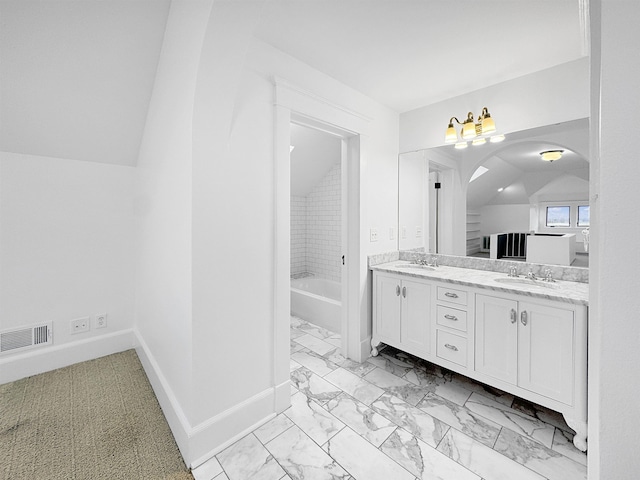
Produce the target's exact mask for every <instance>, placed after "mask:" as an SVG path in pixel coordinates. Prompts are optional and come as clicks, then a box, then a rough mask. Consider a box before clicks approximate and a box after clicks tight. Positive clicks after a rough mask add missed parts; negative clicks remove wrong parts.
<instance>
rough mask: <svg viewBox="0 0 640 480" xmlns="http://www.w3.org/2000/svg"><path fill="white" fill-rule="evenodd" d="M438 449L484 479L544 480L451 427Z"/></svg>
mask: <svg viewBox="0 0 640 480" xmlns="http://www.w3.org/2000/svg"><path fill="white" fill-rule="evenodd" d="M438 451H439V452H442V453H444V454H445V455H446V456H447V457H449V458H450V459H452V460H454V461H456V462H457V463H459V464H460V465H462V466H463V467H465V468H467V469H469V470H471V471H472V472H474V473H476V474H477V475H480V477H482V478H483V479H484V480H516V479H517V480H546V479H545V478H544V477H543V476H542V475H540V474H538V473H535V472H534V471H533V470H529V469H528V468H527V467H524V466H522V465H521V464H519V463H518V462H514V461H513V460H511V459H510V458H507V457H505V456H504V455H502V454H501V453H498V452H496V451H495V450H493V449H491V448H489V447H487V446H486V445H483V444H482V443H480V442H478V441H476V440H474V439H472V438H471V437H468V436H467V435H465V434H464V433H462V432H459V431H458V430H456V429H453V428H451V429H449V431H448V432H447V434H446V435H445V436H444V438H443V439H442V442H441V443H440V445H438Z"/></svg>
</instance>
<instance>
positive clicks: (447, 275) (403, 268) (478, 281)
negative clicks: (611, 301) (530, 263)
mask: <svg viewBox="0 0 640 480" xmlns="http://www.w3.org/2000/svg"><path fill="white" fill-rule="evenodd" d="M370 268H371V270H377V271H381V272H388V273H396V274H402V275H406V276H409V277H416V278H425V279H431V280H437V281H440V282H445V283H452V284H456V285H464V286H467V287H477V288H482V289H486V290H494V291H498V292H506V293H516V294H519V295H526V296H530V297H536V298H544V299H547V300H554V301H559V302H565V303H573V304H578V305H588V304H589V284H588V283H579V282H568V281H564V280H557V281H555V282H543V281H541V280H529V279H528V278H526V277H522V276H520V277H518V278H512V277H509V276H507V275H506V274H504V273H500V272H491V271H487V270H474V269H471V268H458V267H449V266H438V267H431V268H423V267H422V266H421V265H415V264H412V263H411V262H407V261H394V262H389V263H382V264H379V265H374V266H371V267H370Z"/></svg>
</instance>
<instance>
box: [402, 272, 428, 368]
mask: <svg viewBox="0 0 640 480" xmlns="http://www.w3.org/2000/svg"><path fill="white" fill-rule="evenodd" d="M401 296H402V308H401V312H402V313H401V320H400V322H401V325H400V345H401V346H402V347H403V348H404V349H405V350H406V351H408V352H409V353H413V354H414V355H418V356H421V355H427V354H429V353H430V350H431V335H430V332H431V323H430V321H429V320H430V315H429V313H430V311H431V285H429V284H425V283H422V282H414V281H411V280H402V291H401Z"/></svg>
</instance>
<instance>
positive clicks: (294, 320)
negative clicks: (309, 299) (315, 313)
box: [289, 315, 309, 328]
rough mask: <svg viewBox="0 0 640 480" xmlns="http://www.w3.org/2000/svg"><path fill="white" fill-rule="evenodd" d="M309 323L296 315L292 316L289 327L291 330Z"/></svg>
mask: <svg viewBox="0 0 640 480" xmlns="http://www.w3.org/2000/svg"><path fill="white" fill-rule="evenodd" d="M308 323H309V322H307V321H306V320H303V319H301V318H300V317H296V316H295V315H291V319H290V320H289V325H291V328H298V327H299V326H301V325H307V324H308Z"/></svg>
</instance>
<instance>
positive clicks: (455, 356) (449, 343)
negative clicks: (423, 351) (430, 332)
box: [436, 330, 467, 367]
mask: <svg viewBox="0 0 640 480" xmlns="http://www.w3.org/2000/svg"><path fill="white" fill-rule="evenodd" d="M436 356H438V357H440V358H443V359H445V360H448V361H450V362H453V363H457V364H458V365H460V366H463V367H466V366H467V339H466V338H465V337H460V336H458V335H454V334H452V333H449V332H445V331H443V330H438V331H437V345H436Z"/></svg>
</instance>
